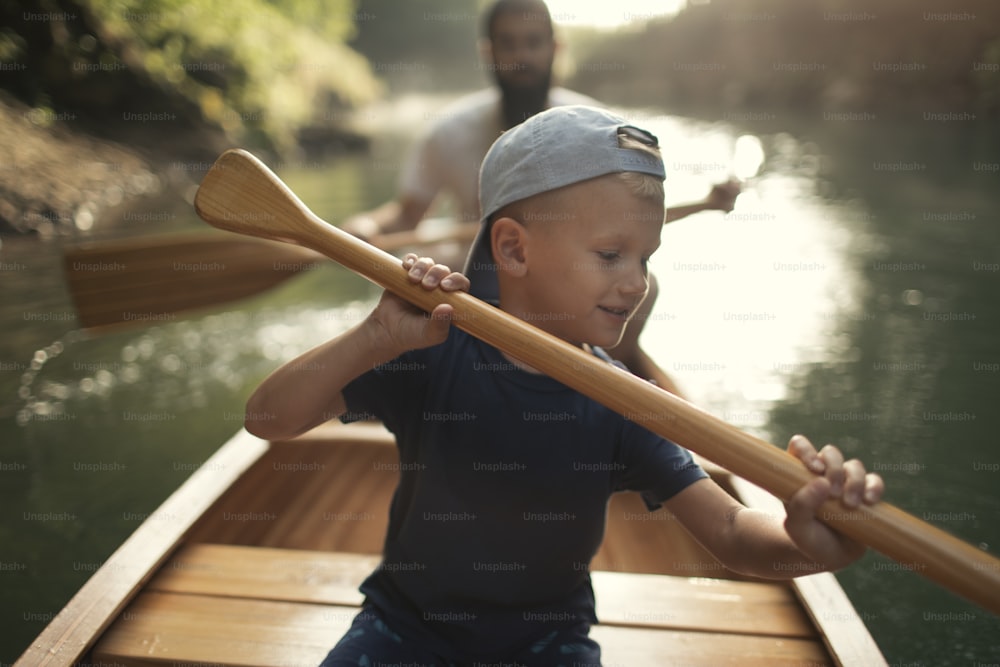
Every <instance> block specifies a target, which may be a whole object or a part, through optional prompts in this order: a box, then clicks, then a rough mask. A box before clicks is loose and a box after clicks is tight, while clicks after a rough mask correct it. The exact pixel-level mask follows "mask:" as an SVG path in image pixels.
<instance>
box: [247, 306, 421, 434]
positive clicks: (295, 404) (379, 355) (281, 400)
mask: <svg viewBox="0 0 1000 667" xmlns="http://www.w3.org/2000/svg"><path fill="white" fill-rule="evenodd" d="M375 326H376V325H374V324H373V323H372V322H371V320H370V319H366V320H365V321H364V322H362V323H361V324H359V325H357V326H355V327H352V328H351V329H349V330H348V331H346V332H345V333H343V334H341V335H340V336H337V337H336V338H333V339H331V340H329V341H327V342H325V343H323V344H321V345H319V346H317V347H314V348H313V349H311V350H309V351H308V352H305V353H304V354H302V355H300V356H299V357H297V358H295V359H293V360H292V361H290V362H288V363H286V364H284V365H283V366H281V367H280V368H278V369H277V370H275V371H274V372H273V373H271V375H269V376H268V377H267V378H266V379H265V380H264V381H263V382H262V383H261V384H260V386H259V387H257V389H256V390H255V391H254V393H253V394H252V395H251V396H250V399H249V400H248V401H247V406H246V418H245V426H246V429H247V430H248V431H250V432H251V433H253V434H254V435H256V436H258V437H261V438H266V439H269V440H278V439H286V438H290V437H294V436H296V435H299V434H301V433H304V432H306V431H308V430H309V429H311V428H313V427H315V426H318V425H319V424H321V423H323V422H325V421H328V420H330V419H333V418H335V417H338V416H339V415H341V414H343V412H344V410H345V409H346V406H345V404H344V398H343V394H342V391H343V389H344V387H346V386H347V385H348V384H349V383H350V382H351V381H352V380H354V379H355V378H357V377H358V376H360V375H362V374H364V373H366V372H367V371H369V370H371V369H372V368H373V367H375V366H377V365H378V364H380V363H385V362H387V361H389V360H391V359H393V358H395V357H397V356H399V354H401V353H402V352H403V351H402V350H394V349H392V348H390V347H388V346H385V345H380V344H379V337H378V336H377V333H376V332H375V331H373V328H374V327H375Z"/></svg>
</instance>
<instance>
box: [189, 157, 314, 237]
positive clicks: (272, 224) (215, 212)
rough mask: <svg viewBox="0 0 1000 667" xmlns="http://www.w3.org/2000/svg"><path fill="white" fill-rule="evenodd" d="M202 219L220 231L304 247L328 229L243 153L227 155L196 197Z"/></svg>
mask: <svg viewBox="0 0 1000 667" xmlns="http://www.w3.org/2000/svg"><path fill="white" fill-rule="evenodd" d="M194 208H195V211H197V213H198V216H199V217H200V218H201V219H202V220H204V221H205V222H207V223H208V224H210V225H212V226H213V227H218V228H219V229H225V230H226V231H230V232H236V233H238V234H249V235H251V236H258V237H261V238H265V239H273V240H275V241H285V242H291V243H303V241H306V240H307V239H308V238H309V236H310V235H309V234H308V232H309V230H310V229H311V228H312V227H315V226H316V225H317V224H320V225H325V224H326V223H324V222H323V221H322V220H320V219H319V218H317V217H316V216H314V215H313V214H312V212H311V211H310V210H309V209H308V208H307V207H306V206H305V204H303V203H302V202H301V201H300V200H299V198H298V197H296V196H295V193H294V192H292V191H291V190H290V189H289V188H288V186H286V185H285V184H284V183H283V182H282V181H281V180H280V179H279V178H278V177H277V176H275V175H274V173H273V172H271V170H270V169H268V168H267V166H265V165H264V163H263V162H261V161H260V160H258V159H257V158H256V157H254V156H253V155H252V154H251V153H249V152H247V151H245V150H242V149H231V150H228V151H226V152H225V153H223V154H222V155H221V156H220V157H219V159H217V160H216V161H215V164H213V165H212V168H211V169H209V170H208V173H207V174H205V178H204V180H202V183H201V186H200V187H199V188H198V193H197V194H196V195H195V198H194Z"/></svg>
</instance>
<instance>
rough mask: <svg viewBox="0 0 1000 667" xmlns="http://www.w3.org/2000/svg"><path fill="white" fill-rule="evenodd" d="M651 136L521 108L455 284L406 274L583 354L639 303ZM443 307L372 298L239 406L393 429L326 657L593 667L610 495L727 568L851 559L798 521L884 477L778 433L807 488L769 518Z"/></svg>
mask: <svg viewBox="0 0 1000 667" xmlns="http://www.w3.org/2000/svg"><path fill="white" fill-rule="evenodd" d="M656 143H657V142H656V138H655V137H654V136H653V135H651V134H649V133H648V132H646V131H644V130H641V129H639V128H635V127H632V126H629V125H627V124H626V123H625V122H624V121H623V120H622V119H620V118H618V117H616V116H614V115H612V114H609V113H608V112H606V111H602V110H599V109H596V108H592V107H579V106H573V107H559V108H555V109H552V110H549V111H545V112H543V113H541V114H538V115H537V116H534V117H532V118H531V119H529V120H527V121H525V122H524V123H523V124H521V125H519V126H517V127H515V128H514V129H512V130H509V131H508V132H506V133H505V134H504V135H502V136H501V137H500V138H499V139H498V140H497V142H496V143H495V144H494V145H493V147H492V148H491V149H490V152H489V153H488V154H487V156H486V159H485V160H484V162H483V166H482V171H481V175H480V193H481V201H482V208H483V223H484V224H483V228H482V230H481V231H480V234H479V236H478V237H477V239H476V241H475V242H474V244H473V249H472V251H471V253H470V255H469V261H468V263H467V268H466V274H467V275H463V274H461V273H453V272H451V271H450V269H448V268H447V267H445V266H442V265H438V264H434V262H433V261H432V260H429V259H427V258H417V257H416V256H415V255H407V256H406V257H405V258H404V259H403V266H404V267H405V268H407V269H409V275H410V278H411V280H413V281H414V282H415V283H419V284H421V285H422V286H423V287H424V288H426V289H445V290H461V289H470V286H471V291H472V293H473V294H475V295H477V296H479V297H481V298H487V299H491V300H493V299H496V302H497V304H498V305H499V307H500V308H502V309H503V310H505V311H507V312H510V313H512V314H514V315H516V316H517V317H520V318H521V319H524V320H526V321H529V322H532V323H535V324H537V325H538V326H539V327H540V328H543V329H545V330H547V331H549V332H550V333H552V334H554V335H556V336H559V337H560V338H562V339H563V340H566V341H568V342H570V343H572V344H574V345H578V346H581V347H584V348H585V349H592V350H593V351H594V353H595V354H601V352H600V350H599V348H598V347H597V346H611V345H615V344H616V343H617V342H618V340H619V339H620V338H621V336H622V332H623V331H624V328H625V324H626V322H627V321H628V318H629V316H630V315H631V314H632V313H633V312H634V310H635V308H636V307H637V306H638V304H639V303H641V301H642V299H643V297H644V296H645V294H646V290H647V288H648V282H647V269H646V262H647V260H648V259H649V256H650V255H651V254H652V253H653V252H654V251H655V250H656V248H657V247H658V246H659V243H660V228H661V226H662V224H663V188H662V180H663V178H664V170H663V162H662V159H661V157H660V155H659V151H658V149H657V146H656ZM470 280H471V282H470ZM451 315H452V312H451V307H450V306H448V305H440V306H438V307H437V308H435V309H434V311H433V312H432V313H431V315H430V317H427V316H425V315H424V314H422V313H420V312H417V311H416V310H415V309H413V308H411V307H410V306H408V305H407V304H406V303H405V302H403V301H402V300H400V299H398V298H397V297H395V296H393V295H391V294H388V293H387V294H384V295H383V296H382V299H381V300H380V302H379V304H378V305H377V306H376V308H375V309H374V310H373V311H372V313H371V314H370V315H369V317H368V318H367V319H366V320H365V321H364V322H363V323H361V324H359V325H357V326H356V327H354V328H353V329H351V330H349V331H348V332H346V333H344V334H342V335H341V336H338V337H337V338H335V339H333V340H331V341H329V342H327V343H325V344H322V345H320V346H318V347H317V348H314V349H313V350H311V351H309V352H307V353H305V354H304V355H303V356H301V357H299V359H297V360H295V361H293V362H290V363H289V364H287V365H285V366H283V367H282V368H280V369H278V370H277V371H275V373H273V374H272V375H271V376H270V377H269V378H268V379H267V380H265V381H264V383H263V384H262V385H261V386H260V387H259V388H258V389H257V391H256V392H255V393H254V395H253V396H252V397H251V398H250V401H249V402H248V408H247V412H248V415H258V416H259V415H266V419H260V420H259V421H252V420H250V419H248V421H247V428H248V429H249V430H250V431H252V432H254V433H256V434H257V435H260V436H261V437H266V438H278V437H288V436H291V435H295V434H297V433H299V432H302V431H305V430H307V429H309V428H311V427H313V426H315V425H317V424H318V423H320V422H322V421H323V420H324V419H326V418H328V416H329V415H341V416H342V419H345V420H346V418H345V417H344V415H347V414H372V415H375V416H377V417H378V418H379V419H381V420H382V421H383V422H384V423H385V424H386V426H387V427H388V428H389V429H390V430H391V431H392V432H393V433H394V434H395V435H396V439H397V443H398V446H399V454H400V462H401V465H400V469H401V471H402V473H401V478H400V483H399V487H398V489H397V491H396V494H395V496H394V497H393V501H392V507H391V509H390V518H389V529H388V534H387V536H386V541H385V548H384V553H383V562H382V564H381V566H380V567H379V568H378V569H377V570H376V572H374V573H373V574H372V575H371V576H370V577H369V578H368V579H367V580H366V581H365V582H364V584H363V585H362V592H364V593H365V595H366V603H365V607H364V609H363V611H362V612H361V613H360V614H359V615H358V616H357V618H356V619H355V621H354V624H353V625H352V627H351V630H350V631H349V632H348V633H347V634H346V635H345V636H344V637H343V639H341V641H340V642H339V643H338V644H337V646H336V647H334V649H333V650H332V651H331V652H330V654H329V655H328V656H327V659H326V661H325V662H324V665H329V666H334V665H375V664H393V663H402V664H419V665H469V664H476V663H480V664H485V663H490V662H495V661H496V660H497V659H499V660H501V661H504V662H507V663H511V664H519V665H543V666H547V667H552V666H554V665H559V664H564V665H569V664H578V665H582V664H586V665H600V647H599V646H598V645H597V644H596V643H595V642H594V641H593V640H591V639H590V638H589V637H588V632H589V628H590V625H591V624H592V623H594V622H596V620H597V619H596V617H595V615H594V599H593V592H592V590H591V586H590V577H589V574H588V571H587V569H588V568H587V566H588V564H589V562H590V560H591V558H592V557H593V555H594V554H595V552H596V551H597V548H598V546H599V545H600V543H601V539H602V537H603V530H604V519H605V509H606V505H607V501H608V498H609V496H610V494H611V493H613V492H615V491H619V490H635V491H639V492H641V493H642V495H643V498H644V500H645V501H646V503H647V505H648V506H649V507H650V509H655V508H657V507H659V506H661V505H665V506H666V507H667V508H668V509H670V510H671V511H672V512H673V513H674V514H675V515H676V516H677V518H678V519H679V520H680V521H681V522H682V523H683V524H684V525H685V527H686V528H687V529H688V530H690V531H691V532H692V534H693V535H694V536H695V537H696V538H697V539H698V540H699V541H700V542H701V543H702V544H704V545H705V546H706V547H708V548H709V549H710V550H711V551H712V552H713V553H714V554H715V555H716V557H718V558H719V559H720V560H721V561H722V562H723V563H724V564H726V566H728V567H730V568H731V569H734V570H736V571H739V572H743V573H746V574H750V575H757V576H764V577H772V578H773V577H776V576H786V575H787V573H791V572H815V571H817V570H820V569H836V568H839V567H843V566H844V565H847V564H848V563H850V562H852V561H853V560H855V559H856V558H858V557H859V556H860V555H861V554H862V553H863V551H864V547H863V546H862V545H859V544H856V543H853V542H851V541H849V540H847V539H845V538H844V537H842V536H841V535H839V534H837V533H835V532H833V531H831V530H829V529H828V528H827V527H825V526H824V525H823V524H821V523H819V522H818V521H817V520H816V519H815V512H816V510H817V508H818V507H819V506H820V504H822V502H823V501H824V500H826V498H827V497H829V496H831V495H832V496H840V497H842V499H843V502H844V503H845V504H846V505H848V506H857V505H858V504H860V503H862V502H866V503H873V502H876V501H877V500H878V499H879V498H880V497H881V493H882V481H881V479H880V478H879V477H878V476H877V475H870V474H866V472H865V470H864V467H863V466H862V465H861V464H860V463H859V462H857V461H849V462H844V460H843V457H842V456H841V454H840V452H839V451H838V450H837V449H836V448H834V447H831V446H827V447H826V448H824V449H823V450H822V451H820V452H819V453H817V452H816V451H815V449H814V448H813V447H812V445H811V444H810V443H809V441H808V440H806V439H805V438H802V437H801V436H796V437H794V438H792V440H791V443H790V445H789V449H790V451H792V452H793V453H794V454H795V455H796V456H798V457H799V458H800V459H801V460H802V461H803V462H804V463H805V465H807V466H808V467H809V468H810V469H811V470H813V471H814V472H815V473H817V477H816V478H815V479H813V480H812V481H811V482H810V483H809V484H807V485H805V486H804V487H803V488H802V489H801V490H800V491H799V492H798V493H797V494H796V495H795V496H794V497H793V499H792V500H791V502H790V503H789V504H788V519H787V521H786V522H785V523H784V524H782V523H781V522H779V521H777V520H776V519H775V518H774V517H772V516H769V515H766V514H763V513H758V512H754V511H752V510H748V509H746V508H744V507H742V506H741V505H739V504H738V503H736V502H735V501H734V500H733V499H732V498H731V497H730V496H729V495H728V494H726V493H725V492H724V491H723V490H722V489H720V488H719V487H718V486H716V485H715V483H714V482H712V481H711V480H709V479H708V478H707V476H706V475H705V473H704V472H703V471H702V470H701V469H700V468H699V467H698V466H697V465H696V464H694V463H693V461H692V459H691V456H690V454H689V453H688V452H687V451H685V450H683V449H682V448H680V447H678V446H676V445H674V444H673V443H670V442H667V441H665V440H663V439H662V438H660V437H658V436H656V435H654V434H652V433H650V432H648V431H646V430H645V429H643V428H641V427H639V426H637V425H636V424H634V423H632V422H629V421H628V420H626V419H625V418H623V417H621V416H619V415H617V414H615V413H613V412H611V411H610V410H607V409H606V408H604V407H603V406H601V405H599V404H597V403H595V402H593V401H591V400H590V399H587V398H586V397H584V396H582V395H581V394H578V393H577V392H575V391H572V390H570V389H569V388H567V387H565V386H564V385H561V384H560V383H558V382H556V381H555V380H552V379H551V378H549V377H547V376H544V375H541V374H539V373H537V372H535V371H534V370H533V369H531V368H530V367H527V366H526V365H525V364H523V363H522V362H520V361H518V360H517V359H514V358H511V357H508V356H506V355H504V354H503V353H501V352H500V351H499V350H496V349H495V348H492V347H490V346H488V345H485V344H484V343H481V342H479V341H477V340H476V339H474V338H472V337H471V336H469V335H467V334H465V333H464V332H462V331H459V330H458V329H457V328H454V329H453V328H451V327H450V326H449V318H450V317H451ZM592 346H593V347H592ZM388 362H392V363H388ZM315 369H324V370H323V371H322V372H316V370H315Z"/></svg>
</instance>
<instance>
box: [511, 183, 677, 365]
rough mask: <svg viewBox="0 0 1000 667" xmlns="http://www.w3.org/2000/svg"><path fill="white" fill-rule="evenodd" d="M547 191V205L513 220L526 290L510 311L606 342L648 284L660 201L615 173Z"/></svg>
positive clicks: (578, 337)
mask: <svg viewBox="0 0 1000 667" xmlns="http://www.w3.org/2000/svg"><path fill="white" fill-rule="evenodd" d="M549 194H550V195H551V196H547V197H544V199H545V200H546V201H547V202H551V203H552V204H553V205H552V206H548V205H547V206H546V207H544V209H543V208H541V207H534V208H533V209H532V210H528V211H525V213H524V214H523V217H524V218H525V219H524V220H522V221H520V222H521V223H522V225H523V226H524V228H525V232H526V238H527V241H526V244H527V245H526V251H525V259H526V262H525V263H526V270H525V273H524V280H525V281H526V282H524V283H522V287H524V288H526V289H523V290H520V291H519V293H520V294H521V296H522V298H523V304H522V306H521V308H520V310H521V311H522V312H514V314H516V315H518V316H520V317H522V319H525V320H528V321H529V322H531V323H532V324H534V325H536V326H538V327H540V328H542V329H545V330H546V331H548V332H549V333H552V334H554V335H556V336H558V337H560V338H562V339H563V340H566V341H568V342H570V343H573V344H577V345H579V344H581V343H589V344H591V345H598V346H601V347H613V346H614V345H617V344H618V342H619V341H620V340H621V337H622V334H623V333H624V332H625V325H626V324H627V322H628V319H629V317H630V316H631V315H632V314H633V313H634V312H635V311H636V309H637V308H638V306H639V304H640V303H641V302H642V300H643V298H645V296H646V292H647V290H648V288H649V282H648V268H647V262H648V260H649V257H650V255H652V254H653V252H654V251H655V250H656V249H657V248H658V247H659V245H660V231H661V229H662V228H663V215H664V209H663V202H662V200H659V199H655V198H648V197H638V196H636V195H635V194H633V192H632V191H631V190H630V188H629V187H628V185H626V184H625V183H624V182H622V180H621V179H620V178H619V177H618V176H616V175H608V176H601V177H599V178H594V179H591V180H589V181H584V182H582V183H577V184H575V185H571V186H567V187H565V188H560V189H559V190H557V191H554V192H553V193H549ZM501 304H502V305H503V307H504V309H505V310H507V309H508V308H507V304H505V303H503V301H501Z"/></svg>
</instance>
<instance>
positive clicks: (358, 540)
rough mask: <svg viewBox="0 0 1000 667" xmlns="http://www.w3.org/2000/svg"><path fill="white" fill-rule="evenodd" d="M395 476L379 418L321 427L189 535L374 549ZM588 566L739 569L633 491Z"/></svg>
mask: <svg viewBox="0 0 1000 667" xmlns="http://www.w3.org/2000/svg"><path fill="white" fill-rule="evenodd" d="M345 433H346V434H349V436H348V438H347V439H343V438H345ZM397 480H398V458H397V456H396V450H395V445H394V444H393V441H392V439H391V436H390V435H389V434H388V433H387V432H386V431H385V429H384V428H383V427H381V426H377V425H371V426H369V425H352V426H350V427H344V426H340V425H330V426H326V427H321V428H320V429H317V430H316V431H314V432H312V433H310V434H307V435H306V436H304V437H302V438H299V439H296V440H293V441H289V442H283V443H277V444H275V445H273V446H272V448H271V451H270V452H268V453H267V454H266V455H265V456H264V457H263V458H262V459H261V460H260V461H259V462H258V464H257V465H256V466H254V468H253V469H251V470H250V471H249V472H248V473H247V475H246V476H245V477H244V479H243V480H242V481H241V483H240V484H239V485H237V486H236V487H234V488H233V489H231V490H230V492H229V493H227V494H226V495H225V496H223V498H222V499H221V500H220V502H218V503H217V504H216V505H215V506H214V507H213V508H212V509H211V510H210V511H209V512H207V513H206V515H205V517H204V518H203V520H202V521H201V522H200V523H199V524H198V525H197V526H196V528H195V529H194V531H193V532H192V534H191V535H190V537H189V539H188V541H189V542H212V543H223V544H246V545H255V546H265V547H275V548H289V549H309V550H318V551H341V552H352V553H365V554H378V553H381V550H382V542H383V539H384V536H385V530H386V523H387V516H388V507H389V501H390V499H391V498H392V493H393V491H394V490H395V488H396V482H397ZM721 481H722V482H723V483H724V482H725V478H724V477H722V478H721ZM591 569H593V570H613V571H618V572H641V573H647V574H677V575H682V576H706V577H715V578H735V575H733V574H732V573H730V572H729V571H727V570H726V569H725V568H723V567H722V565H721V564H720V563H719V562H718V560H716V559H715V558H714V557H713V556H712V555H711V554H709V553H708V552H707V551H706V550H705V549H704V548H703V547H701V545H699V544H698V543H697V542H695V541H694V540H693V539H691V537H690V536H689V535H688V533H687V531H686V530H684V528H683V527H682V526H681V525H680V524H679V523H678V522H677V521H676V520H675V519H674V517H673V515H671V514H670V513H669V512H667V511H666V510H662V509H661V510H658V511H656V512H648V511H646V508H645V505H644V504H643V502H642V500H641V498H640V497H639V495H638V494H634V493H620V494H616V495H615V496H614V497H613V498H612V500H611V503H610V504H609V506H608V522H607V528H606V534H605V539H604V543H603V545H602V546H601V549H600V551H599V552H598V554H597V555H596V556H595V558H594V560H593V562H592V563H591Z"/></svg>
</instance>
